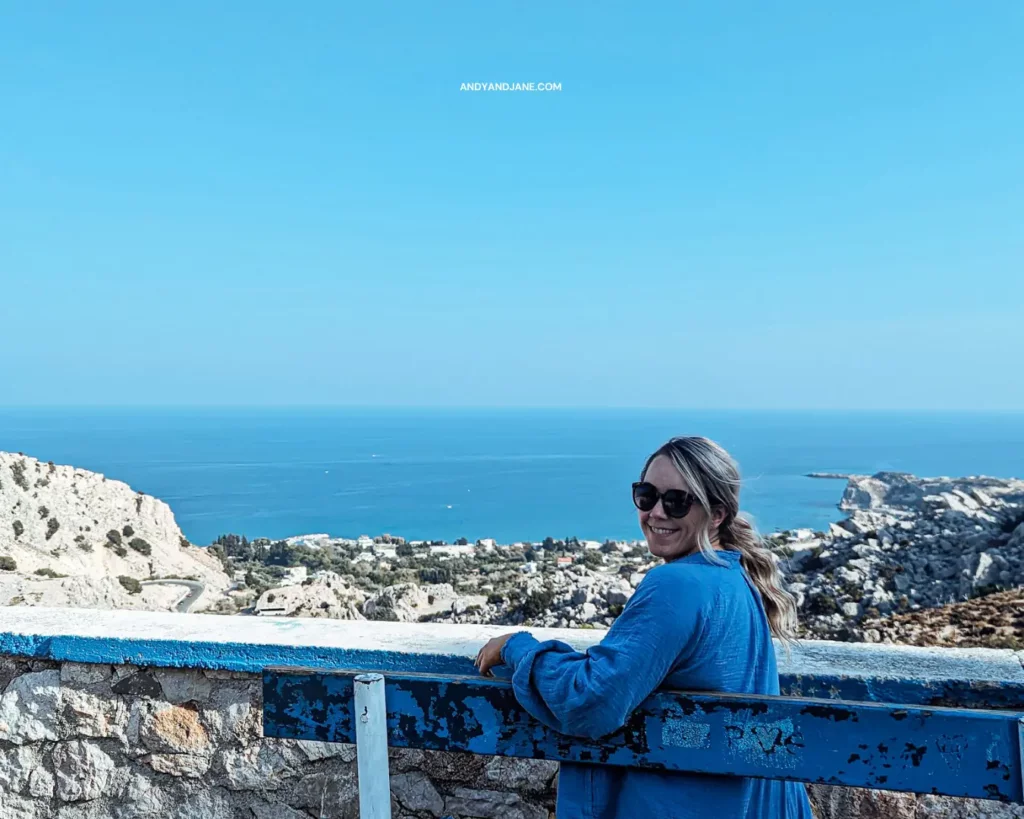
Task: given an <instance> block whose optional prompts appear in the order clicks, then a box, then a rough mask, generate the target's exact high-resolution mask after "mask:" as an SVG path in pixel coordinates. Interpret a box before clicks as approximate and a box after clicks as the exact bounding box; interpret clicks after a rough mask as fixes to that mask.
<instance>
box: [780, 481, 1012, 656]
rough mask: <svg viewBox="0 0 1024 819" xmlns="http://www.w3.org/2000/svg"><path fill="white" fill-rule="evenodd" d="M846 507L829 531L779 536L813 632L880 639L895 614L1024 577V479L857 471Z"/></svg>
mask: <svg viewBox="0 0 1024 819" xmlns="http://www.w3.org/2000/svg"><path fill="white" fill-rule="evenodd" d="M840 509H841V510H843V511H846V512H847V513H848V517H847V518H846V519H845V520H843V521H842V522H840V523H838V524H835V525H833V526H832V527H830V531H829V532H828V533H811V532H807V531H804V532H797V533H790V534H788V535H786V536H782V537H776V538H774V544H775V550H776V552H777V553H779V554H780V555H781V556H782V557H783V558H784V561H783V568H784V570H785V572H786V575H787V577H788V580H789V586H790V589H791V590H792V591H793V592H794V593H795V594H796V596H797V599H798V602H799V604H800V608H801V621H802V623H803V624H804V626H805V628H806V630H807V631H808V632H809V633H810V634H813V635H814V636H817V637H830V638H837V639H855V640H860V639H876V637H879V636H881V635H882V630H880V629H879V628H878V627H877V624H878V622H879V621H880V620H881V619H883V618H886V617H888V616H890V615H896V614H900V613H907V612H913V611H917V610H921V609H936V608H938V607H943V606H947V605H949V604H950V603H955V602H958V601H965V600H971V599H974V598H980V597H984V596H986V595H989V594H991V593H992V592H996V591H999V590H1002V589H1013V588H1017V587H1020V586H1024V481H1020V480H1014V479H1000V478H986V477H978V478H916V477H914V476H912V475H906V474H902V473H879V474H877V475H874V476H872V477H866V476H853V477H851V478H850V479H849V481H848V484H847V487H846V491H845V493H844V494H843V499H842V501H841V503H840ZM867 621H870V623H871V625H870V627H867V628H866V627H865V623H866V622H867Z"/></svg>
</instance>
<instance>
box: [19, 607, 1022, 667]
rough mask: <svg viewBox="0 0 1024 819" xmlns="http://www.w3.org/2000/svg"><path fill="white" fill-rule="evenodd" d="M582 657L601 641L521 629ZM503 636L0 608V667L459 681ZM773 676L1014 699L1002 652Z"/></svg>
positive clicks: (433, 627)
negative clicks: (276, 671) (370, 674)
mask: <svg viewBox="0 0 1024 819" xmlns="http://www.w3.org/2000/svg"><path fill="white" fill-rule="evenodd" d="M528 630H529V631H531V633H533V634H534V635H536V636H537V637H538V638H540V639H558V640H562V641H564V642H566V643H568V644H570V645H572V646H573V647H575V648H578V649H581V650H582V649H586V648H587V647H588V646H591V645H593V644H595V643H597V642H598V641H599V640H600V639H601V637H602V635H603V632H600V631H591V630H574V629H528ZM508 631H509V629H508V628H507V627H500V626H477V625H442V624H412V623H378V622H367V621H348V620H327V619H306V618H274V617H242V616H216V615H206V614H173V613H164V612H135V611H131V612H129V611H110V610H89V609H46V608H33V607H22V606H18V607H0V655H7V656H20V657H34V658H38V659H51V660H57V661H62V662H83V663H89V662H100V663H111V664H134V665H147V666H162V667H176V668H218V669H224V670H231V671H247V672H260V671H262V670H263V669H264V668H267V667H274V666H290V667H307V668H321V669H324V668H335V669H342V668H343V669H354V670H377V671H385V672H386V671H389V670H390V671H393V672H394V671H410V672H417V671H419V672H436V673H454V674H469V673H473V665H472V661H473V658H475V657H476V654H477V652H478V651H479V649H480V646H481V645H482V644H483V643H484V642H485V641H486V640H487V639H489V638H490V637H493V636H495V635H497V634H503V633H506V632H508ZM778 658H779V670H780V673H781V674H783V675H784V676H792V677H802V678H817V677H822V678H833V677H844V678H849V679H854V680H863V681H865V682H882V683H884V682H886V681H899V680H916V681H921V682H924V683H928V684H933V683H941V682H942V681H956V682H958V683H967V684H972V685H973V684H982V685H991V684H994V685H1004V686H1008V687H1017V686H1020V687H1024V668H1022V665H1021V658H1020V656H1018V655H1017V654H1015V653H1014V652H1012V651H1009V650H990V649H934V648H911V647H896V646H880V645H870V644H863V643H831V642H824V641H808V642H804V643H802V644H800V645H799V646H798V647H797V648H795V649H794V650H793V652H792V655H791V656H790V657H788V658H787V656H786V653H785V652H784V651H782V650H781V649H780V650H779V651H778Z"/></svg>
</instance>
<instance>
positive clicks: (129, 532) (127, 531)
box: [121, 524, 135, 537]
mask: <svg viewBox="0 0 1024 819" xmlns="http://www.w3.org/2000/svg"><path fill="white" fill-rule="evenodd" d="M121 534H122V535H124V536H125V537H131V536H132V535H134V534H135V530H134V529H132V527H131V526H128V525H127V524H126V525H125V527H124V528H123V529H122V530H121Z"/></svg>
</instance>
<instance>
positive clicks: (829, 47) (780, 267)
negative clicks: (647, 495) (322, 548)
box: [0, 0, 1024, 409]
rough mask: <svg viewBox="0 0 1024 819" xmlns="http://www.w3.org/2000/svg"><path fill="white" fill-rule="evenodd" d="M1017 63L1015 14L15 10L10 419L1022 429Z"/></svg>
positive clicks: (7, 203)
mask: <svg viewBox="0 0 1024 819" xmlns="http://www.w3.org/2000/svg"><path fill="white" fill-rule="evenodd" d="M630 5H632V7H631V8H630V7H629V6H630ZM555 6H557V8H554V7H555ZM1022 42H1024V4H1022V3H1020V2H1019V0H994V1H993V2H986V3H965V2H962V1H961V0H957V2H948V1H947V0H927V1H924V2H898V3H893V2H857V3H831V2H820V0H813V1H811V0H808V2H782V3H763V2H757V3H754V2H746V3H739V2H737V3H710V2H707V3H685V4H684V3H658V4H655V3H647V4H626V3H616V4H605V3H586V4H582V3H563V4H549V3H539V2H537V3H530V2H516V3H510V2H506V3H477V2H472V3H469V2H466V3H442V4H428V3H420V2H411V0H410V2H407V3H399V4H393V3H360V4H357V3H333V2H331V3H328V2H323V3H314V2H306V3H298V4H283V3H279V2H273V3H269V2H244V3H243V2H221V3H205V2H204V3H200V2H182V3H173V4H156V3H138V2H118V3H114V2H99V3H90V4H70V5H68V4H57V3H50V2H39V3H10V4H6V6H5V9H4V12H3V20H2V22H0V105H2V108H0V325H2V328H0V330H2V337H3V341H2V344H0V404H14V405H19V404H21V405H24V404H29V405H32V404H369V405H382V404H400V405H414V406H419V405H497V406H511V405H526V406H564V405H568V406H637V407H640V406H663V407H747V408H756V407H787V408H788V407H826V408H833V407H834V408H865V407H870V408H935V409H950V408H975V409H1013V408H1016V409H1021V408H1024V377H1022V375H1021V373H1022V369H1024V367H1022V350H1024V272H1022V267H1024V264H1022V263H1024V48H1022V47H1021V43H1022ZM476 81H493V82H531V81H532V82H540V81H552V82H559V83H561V84H562V91H561V92H549V93H466V92H460V90H459V86H460V83H462V82H476Z"/></svg>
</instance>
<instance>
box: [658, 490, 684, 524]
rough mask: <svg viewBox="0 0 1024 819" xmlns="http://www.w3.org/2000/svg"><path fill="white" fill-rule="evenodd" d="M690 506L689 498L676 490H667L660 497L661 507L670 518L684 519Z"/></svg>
mask: <svg viewBox="0 0 1024 819" xmlns="http://www.w3.org/2000/svg"><path fill="white" fill-rule="evenodd" d="M690 505H691V501H690V496H689V495H687V494H686V493H685V492H682V491H680V490H678V489H669V490H668V491H667V492H666V493H665V494H664V495H662V496H661V506H662V508H663V509H664V510H665V514H666V515H668V516H669V517H670V518H685V517H686V515H687V514H688V513H689V511H690Z"/></svg>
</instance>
